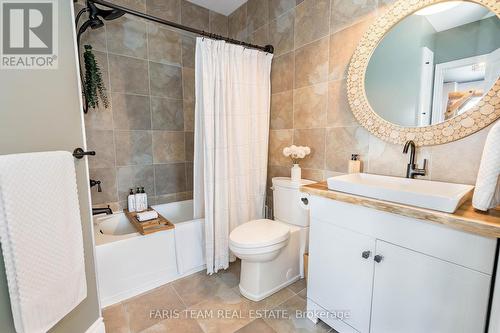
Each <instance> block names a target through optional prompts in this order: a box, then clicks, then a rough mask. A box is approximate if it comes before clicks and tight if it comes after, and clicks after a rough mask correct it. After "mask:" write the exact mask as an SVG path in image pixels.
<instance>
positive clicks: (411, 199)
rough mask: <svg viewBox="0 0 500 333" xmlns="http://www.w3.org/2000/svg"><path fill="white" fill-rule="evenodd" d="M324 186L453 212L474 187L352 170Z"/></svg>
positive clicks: (332, 179) (469, 195) (467, 197)
mask: <svg viewBox="0 0 500 333" xmlns="http://www.w3.org/2000/svg"><path fill="white" fill-rule="evenodd" d="M327 183H328V189H330V190H334V191H339V192H345V193H350V194H355V195H360V196H364V197H369V198H374V199H379V200H385V201H391V202H396V203H400V204H405V205H410V206H416V207H421V208H428V209H433V210H438V211H441V212H445V213H454V212H455V211H456V210H457V208H458V207H460V205H462V204H463V203H464V202H465V201H466V200H468V199H469V198H470V197H471V196H472V190H473V189H474V186H470V185H462V184H452V183H444V182H436V181H429V180H420V179H409V178H398V177H389V176H379V175H373V174H367V173H353V174H348V175H343V176H337V177H331V178H328V180H327Z"/></svg>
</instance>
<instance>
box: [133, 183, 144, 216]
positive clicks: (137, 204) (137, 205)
mask: <svg viewBox="0 0 500 333" xmlns="http://www.w3.org/2000/svg"><path fill="white" fill-rule="evenodd" d="M134 197H135V210H136V211H137V212H141V211H143V209H142V205H141V189H140V188H139V187H137V188H136V189H135V195H134Z"/></svg>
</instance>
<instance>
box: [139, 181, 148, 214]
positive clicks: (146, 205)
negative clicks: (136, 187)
mask: <svg viewBox="0 0 500 333" xmlns="http://www.w3.org/2000/svg"><path fill="white" fill-rule="evenodd" d="M141 194H142V202H143V207H144V210H146V209H148V207H149V206H148V194H147V193H146V191H144V187H141Z"/></svg>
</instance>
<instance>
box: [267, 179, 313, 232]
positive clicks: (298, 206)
mask: <svg viewBox="0 0 500 333" xmlns="http://www.w3.org/2000/svg"><path fill="white" fill-rule="evenodd" d="M313 183H315V182H313V181H311V180H307V179H302V180H301V181H300V183H298V182H292V181H291V180H290V178H288V177H275V178H273V210H274V219H275V220H277V221H280V222H284V223H289V224H293V225H296V226H300V227H307V226H309V210H308V209H306V208H305V207H304V205H303V203H302V200H301V199H302V198H304V197H307V194H306V193H302V192H300V189H299V188H300V186H303V185H307V184H313Z"/></svg>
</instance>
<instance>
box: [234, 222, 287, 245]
mask: <svg viewBox="0 0 500 333" xmlns="http://www.w3.org/2000/svg"><path fill="white" fill-rule="evenodd" d="M289 232H290V228H289V227H288V226H287V225H286V224H283V223H281V222H276V221H273V220H267V219H262V220H254V221H250V222H247V223H244V224H242V225H240V226H238V227H236V228H235V229H234V230H233V231H232V232H231V234H230V235H229V240H230V242H231V243H232V244H233V245H235V246H238V247H242V248H254V247H263V246H268V245H273V244H277V243H280V242H283V241H285V240H287V239H288V237H289Z"/></svg>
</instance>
